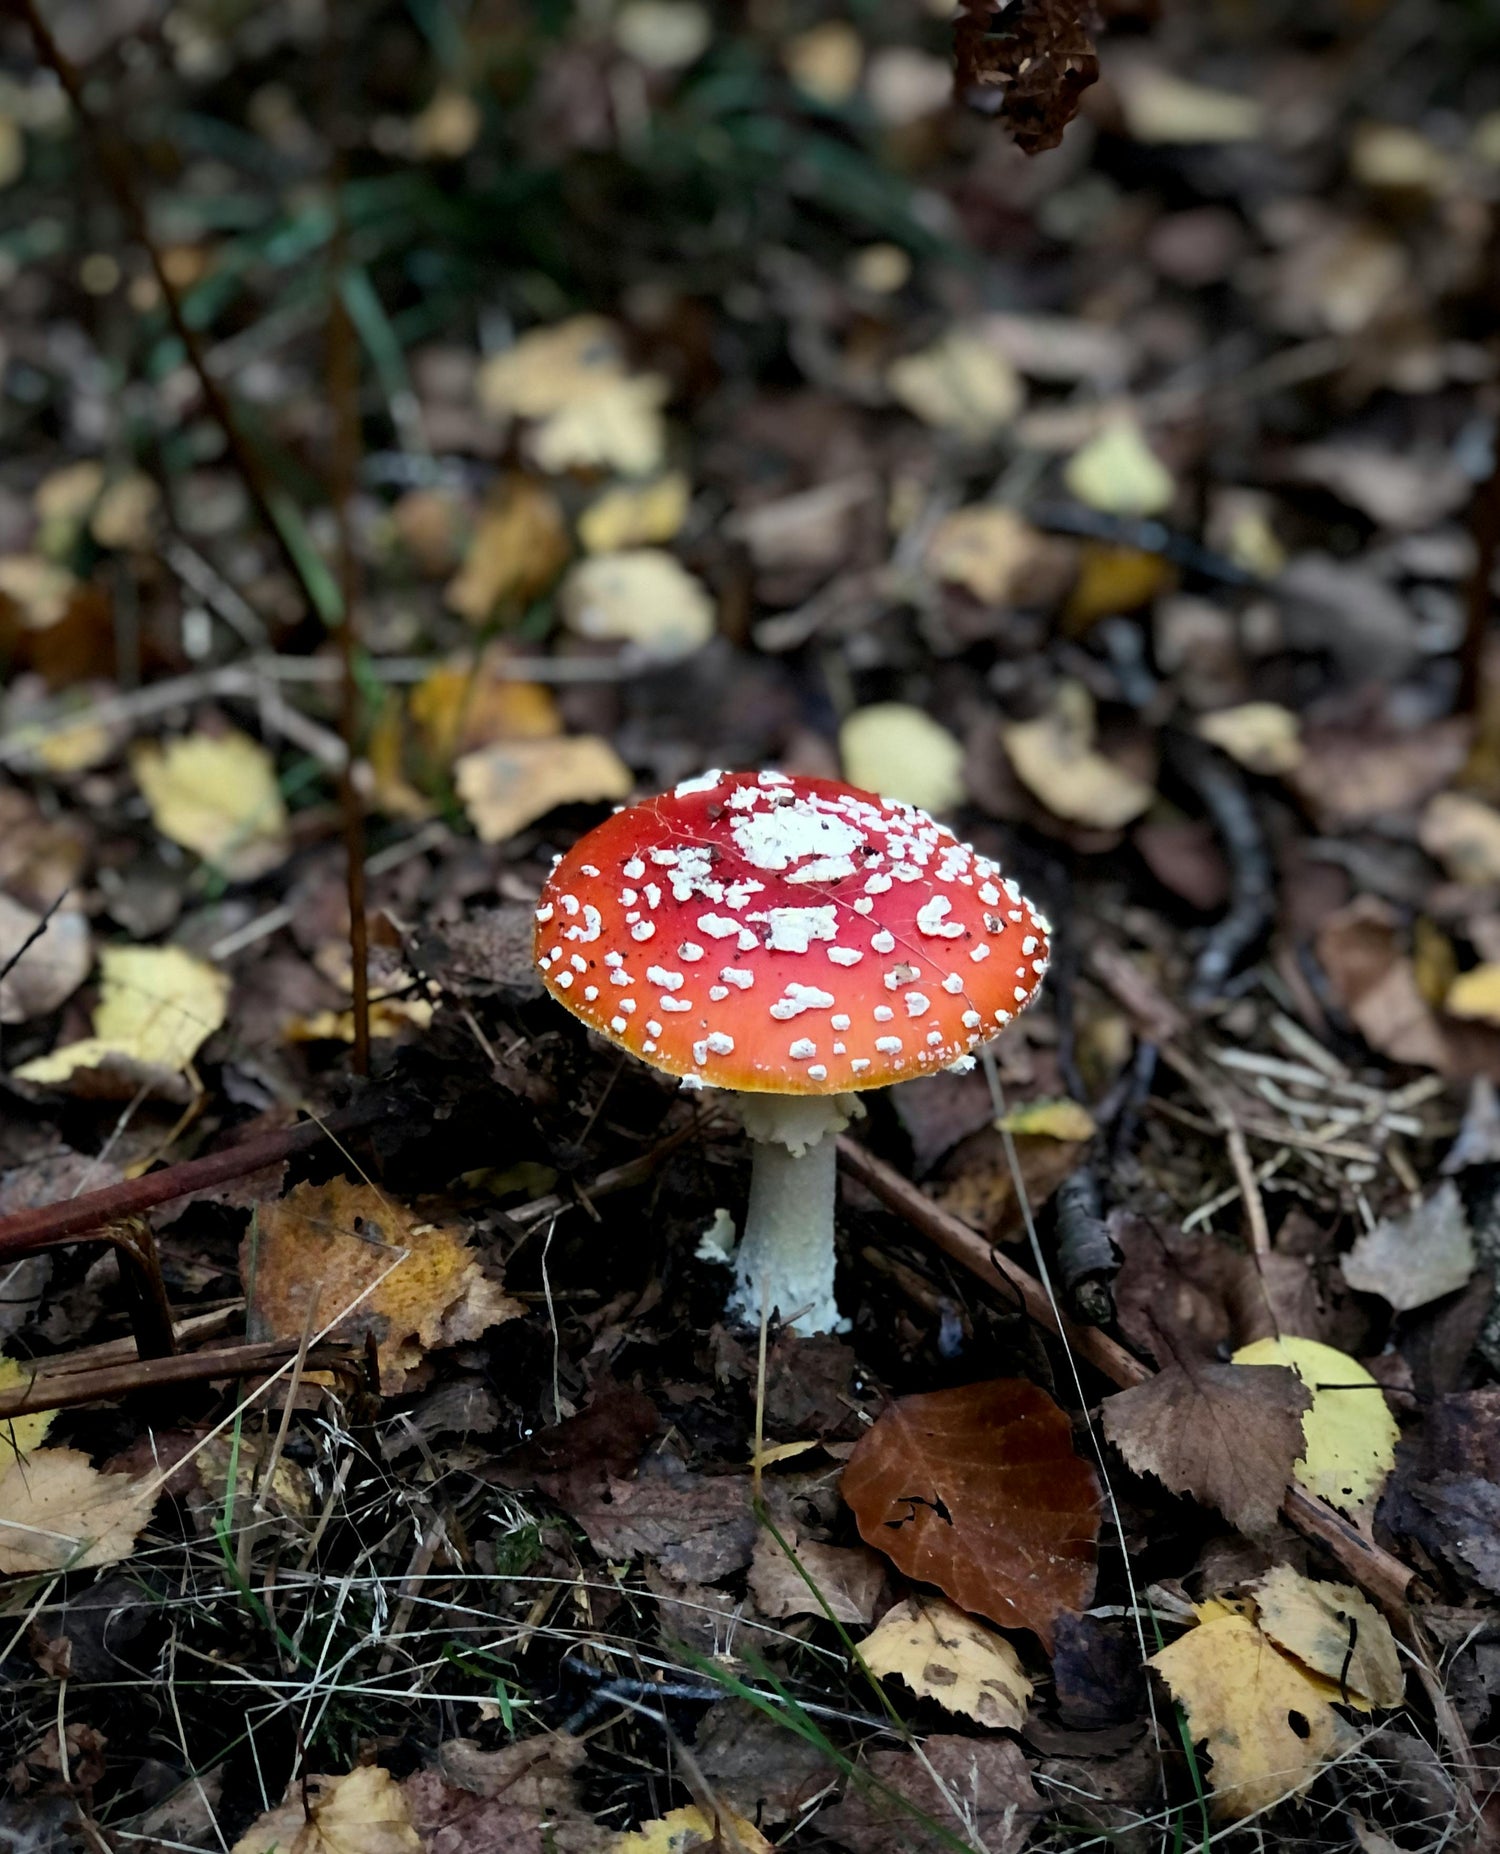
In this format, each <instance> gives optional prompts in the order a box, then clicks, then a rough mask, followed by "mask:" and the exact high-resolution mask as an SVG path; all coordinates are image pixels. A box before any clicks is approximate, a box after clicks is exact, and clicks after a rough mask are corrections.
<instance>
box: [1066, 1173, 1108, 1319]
mask: <svg viewBox="0 0 1500 1854" xmlns="http://www.w3.org/2000/svg"><path fill="white" fill-rule="evenodd" d="M1053 1201H1054V1204H1055V1206H1056V1216H1057V1227H1056V1237H1057V1272H1058V1274H1059V1276H1060V1277H1061V1279H1062V1284H1063V1288H1064V1290H1065V1292H1066V1293H1067V1296H1068V1299H1069V1300H1070V1301H1071V1302H1072V1306H1073V1312H1074V1315H1075V1317H1076V1318H1077V1319H1079V1320H1080V1321H1082V1322H1083V1324H1084V1325H1086V1326H1107V1325H1108V1324H1109V1322H1110V1321H1111V1320H1112V1319H1113V1318H1114V1317H1115V1303H1114V1296H1113V1295H1112V1294H1111V1292H1110V1286H1109V1284H1110V1282H1111V1280H1112V1279H1113V1278H1114V1276H1115V1275H1117V1274H1118V1273H1119V1272H1120V1251H1119V1250H1118V1249H1117V1248H1116V1247H1115V1244H1114V1241H1113V1239H1112V1237H1111V1236H1110V1233H1109V1227H1108V1225H1107V1224H1106V1223H1105V1221H1104V1218H1103V1216H1102V1215H1101V1214H1100V1206H1099V1176H1098V1173H1097V1172H1096V1171H1095V1170H1094V1168H1093V1166H1092V1165H1081V1166H1079V1168H1078V1170H1077V1171H1076V1172H1073V1173H1071V1174H1070V1175H1069V1176H1068V1177H1067V1178H1065V1179H1064V1180H1063V1181H1062V1183H1061V1184H1060V1185H1059V1186H1058V1187H1057V1195H1056V1197H1055V1198H1054V1200H1053Z"/></svg>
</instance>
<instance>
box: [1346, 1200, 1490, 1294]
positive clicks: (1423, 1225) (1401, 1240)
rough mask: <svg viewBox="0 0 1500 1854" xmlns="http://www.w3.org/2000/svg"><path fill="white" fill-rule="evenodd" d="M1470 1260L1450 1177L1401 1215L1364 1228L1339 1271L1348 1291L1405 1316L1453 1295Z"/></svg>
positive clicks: (1469, 1236)
mask: <svg viewBox="0 0 1500 1854" xmlns="http://www.w3.org/2000/svg"><path fill="white" fill-rule="evenodd" d="M1476 1260H1477V1258H1476V1256H1475V1252H1474V1236H1473V1233H1472V1231H1471V1230H1470V1228H1469V1219H1468V1216H1467V1214H1466V1212H1465V1210H1464V1203H1463V1199H1462V1198H1461V1197H1460V1196H1459V1194H1458V1186H1457V1185H1456V1184H1454V1182H1453V1180H1452V1179H1451V1178H1450V1179H1448V1180H1447V1181H1446V1182H1445V1183H1444V1184H1441V1185H1439V1186H1438V1188H1437V1190H1436V1191H1434V1192H1433V1194H1432V1196H1431V1197H1429V1198H1426V1199H1424V1200H1423V1202H1422V1203H1420V1204H1418V1205H1416V1206H1415V1208H1413V1209H1411V1210H1409V1211H1407V1213H1406V1215H1405V1216H1404V1217H1388V1218H1386V1220H1385V1221H1384V1222H1383V1223H1377V1224H1376V1226H1375V1228H1374V1229H1372V1230H1365V1231H1364V1232H1363V1234H1361V1235H1360V1236H1359V1237H1358V1238H1356V1240H1355V1242H1354V1245H1353V1247H1352V1248H1351V1249H1350V1250H1349V1253H1348V1254H1347V1255H1346V1256H1344V1258H1343V1262H1342V1267H1343V1270H1344V1279H1345V1280H1346V1281H1347V1282H1348V1283H1349V1285H1350V1287H1352V1288H1355V1289H1357V1290H1358V1291H1359V1292H1360V1293H1361V1294H1379V1295H1380V1297H1381V1298H1382V1299H1383V1300H1385V1301H1387V1302H1389V1304H1390V1305H1391V1306H1392V1307H1393V1308H1395V1310H1396V1312H1397V1313H1410V1312H1411V1311H1412V1310H1413V1309H1414V1308H1416V1307H1425V1306H1426V1305H1427V1303H1428V1302H1429V1301H1433V1300H1439V1299H1441V1298H1442V1296H1443V1295H1444V1294H1454V1293H1457V1291H1458V1290H1459V1288H1461V1287H1462V1286H1463V1285H1464V1283H1465V1282H1466V1281H1467V1280H1468V1279H1469V1276H1470V1275H1471V1274H1473V1272H1474V1268H1475V1264H1476Z"/></svg>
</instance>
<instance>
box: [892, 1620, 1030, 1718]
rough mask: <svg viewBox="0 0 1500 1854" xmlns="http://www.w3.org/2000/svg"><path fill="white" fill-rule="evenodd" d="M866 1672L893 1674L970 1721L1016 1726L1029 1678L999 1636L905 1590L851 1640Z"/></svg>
mask: <svg viewBox="0 0 1500 1854" xmlns="http://www.w3.org/2000/svg"><path fill="white" fill-rule="evenodd" d="M859 1653H860V1659H861V1660H862V1661H863V1662H864V1664H865V1666H866V1667H867V1668H869V1670H870V1672H871V1673H872V1674H878V1675H884V1676H892V1675H894V1676H896V1677H897V1678H899V1679H901V1680H903V1681H904V1682H905V1683H906V1685H907V1686H908V1687H910V1688H911V1690H912V1692H913V1693H915V1694H916V1696H917V1698H918V1699H930V1700H936V1701H937V1703H938V1704H939V1705H940V1706H943V1707H946V1709H947V1710H948V1711H949V1712H961V1713H963V1714H965V1715H966V1716H967V1717H968V1718H970V1719H972V1720H973V1721H974V1723H975V1724H976V1725H987V1726H991V1727H993V1728H994V1729H995V1730H997V1731H1019V1730H1020V1728H1021V1726H1022V1725H1023V1724H1024V1723H1025V1719H1026V1703H1027V1701H1028V1700H1029V1699H1030V1698H1031V1682H1030V1681H1029V1680H1028V1679H1027V1678H1026V1673H1025V1670H1024V1669H1023V1668H1022V1666H1021V1659H1020V1656H1019V1655H1018V1654H1017V1653H1016V1651H1015V1649H1014V1648H1012V1647H1011V1645H1010V1643H1009V1642H1008V1641H1007V1640H1006V1639H1005V1637H1004V1636H1003V1635H997V1634H996V1633H995V1632H994V1630H993V1629H987V1628H985V1626H984V1624H983V1623H980V1622H976V1621H975V1620H974V1618H973V1617H972V1616H966V1615H965V1614H964V1612H963V1611H962V1610H961V1609H955V1608H954V1606H953V1605H952V1604H951V1603H946V1602H944V1601H943V1599H942V1598H941V1597H923V1596H911V1597H907V1598H906V1599H905V1600H904V1601H903V1602H900V1603H897V1604H896V1605H895V1606H894V1607H893V1608H891V1609H888V1610H887V1611H886V1613H885V1615H884V1616H882V1617H881V1619H880V1624H879V1627H878V1628H876V1629H875V1630H874V1631H873V1632H872V1633H871V1634H869V1635H867V1636H866V1637H865V1638H864V1640H863V1641H862V1642H861V1643H860V1644H859Z"/></svg>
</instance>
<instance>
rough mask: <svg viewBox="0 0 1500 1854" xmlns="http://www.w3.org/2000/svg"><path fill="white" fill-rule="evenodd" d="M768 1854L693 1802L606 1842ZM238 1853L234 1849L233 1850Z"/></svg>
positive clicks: (737, 1818) (628, 1853) (709, 1853)
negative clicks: (706, 1813)
mask: <svg viewBox="0 0 1500 1854" xmlns="http://www.w3.org/2000/svg"><path fill="white" fill-rule="evenodd" d="M698 1850H701V1851H702V1854H771V1844H770V1842H769V1841H767V1840H766V1838H765V1836H764V1835H763V1834H762V1833H761V1832H760V1830H759V1829H758V1828H757V1827H756V1826H755V1824H754V1823H753V1822H747V1821H746V1820H745V1818H744V1816H742V1815H738V1814H736V1812H735V1811H734V1810H733V1809H730V1808H727V1807H726V1808H724V1809H722V1810H720V1811H719V1812H718V1814H717V1815H716V1816H709V1815H705V1814H704V1812H703V1811H702V1810H701V1809H700V1808H699V1807H698V1805H697V1804H696V1803H688V1804H687V1805H686V1807H684V1808H682V1809H673V1810H672V1811H671V1813H670V1814H669V1815H663V1816H659V1817H658V1818H657V1820H656V1821H654V1822H645V1823H643V1824H642V1825H641V1827H639V1828H637V1829H635V1830H634V1831H633V1832H632V1833H630V1834H628V1835H619V1836H617V1837H616V1838H615V1840H613V1841H611V1842H610V1844H609V1854H698ZM235 1854H238V1850H236V1851H235Z"/></svg>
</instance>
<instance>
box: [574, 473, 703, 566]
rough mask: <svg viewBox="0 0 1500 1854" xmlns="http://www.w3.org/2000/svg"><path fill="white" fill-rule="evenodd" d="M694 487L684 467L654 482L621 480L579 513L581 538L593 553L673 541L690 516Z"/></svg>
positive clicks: (579, 535)
mask: <svg viewBox="0 0 1500 1854" xmlns="http://www.w3.org/2000/svg"><path fill="white" fill-rule="evenodd" d="M691 494H692V492H691V489H690V486H689V484H688V480H687V478H686V477H685V476H684V475H683V474H682V472H681V471H680V470H671V471H668V473H667V474H666V475H665V476H659V477H657V479H656V481H655V482H653V483H640V484H634V483H617V484H616V485H615V486H614V488H613V489H606V490H605V492H604V494H603V495H602V496H599V497H598V498H597V499H596V500H595V501H593V502H591V503H590V504H589V506H588V507H587V508H586V509H585V510H584V511H583V513H582V514H581V515H580V516H579V517H578V538H579V540H580V541H582V542H583V544H584V546H585V547H586V548H587V549H588V551H589V552H590V553H591V554H617V553H621V552H623V551H624V550H625V549H627V548H632V547H652V546H655V545H657V544H659V543H661V542H663V541H670V540H671V539H672V538H673V536H674V535H675V534H676V533H677V531H678V529H679V528H681V526H682V524H683V523H684V522H685V521H686V520H687V512H688V502H689V500H690V497H691Z"/></svg>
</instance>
